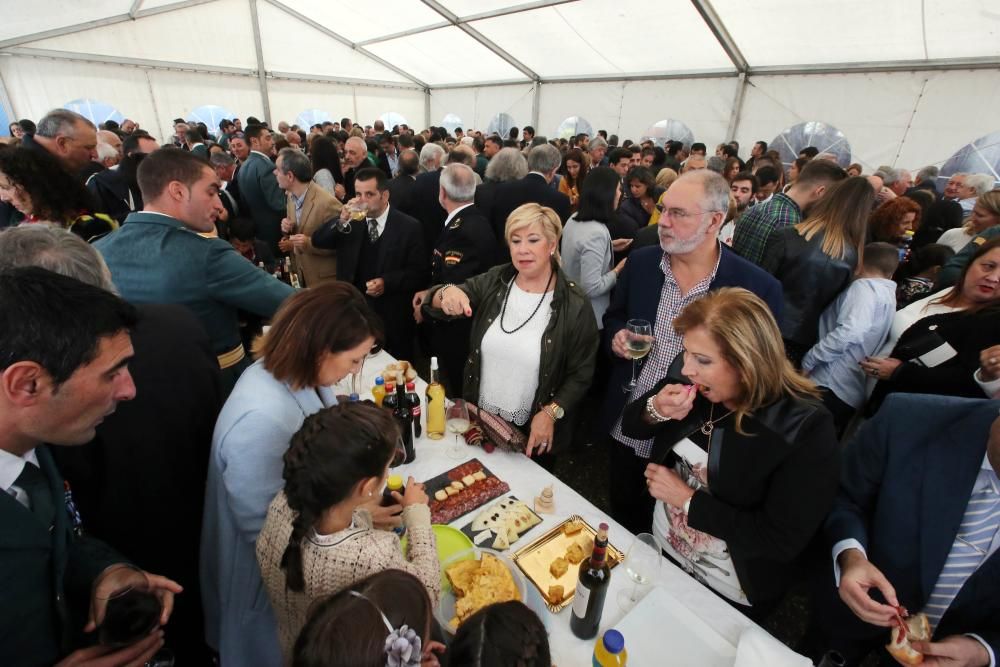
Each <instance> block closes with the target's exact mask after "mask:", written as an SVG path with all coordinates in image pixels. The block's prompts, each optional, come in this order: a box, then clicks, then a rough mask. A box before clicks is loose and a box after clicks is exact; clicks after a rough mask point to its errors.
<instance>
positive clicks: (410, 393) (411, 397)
mask: <svg viewBox="0 0 1000 667" xmlns="http://www.w3.org/2000/svg"><path fill="white" fill-rule="evenodd" d="M406 406H407V407H408V408H410V417H411V418H412V420H413V439H414V440H416V439H417V438H419V437H420V433H421V430H420V396H418V395H417V389H416V385H415V384H414V383H412V382H407V383H406Z"/></svg>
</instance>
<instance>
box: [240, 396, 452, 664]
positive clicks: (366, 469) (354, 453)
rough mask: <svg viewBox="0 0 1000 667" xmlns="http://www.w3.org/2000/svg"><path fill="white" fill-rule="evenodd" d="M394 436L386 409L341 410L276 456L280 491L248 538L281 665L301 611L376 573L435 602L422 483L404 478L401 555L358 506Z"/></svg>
mask: <svg viewBox="0 0 1000 667" xmlns="http://www.w3.org/2000/svg"><path fill="white" fill-rule="evenodd" d="M398 440H399V429H398V427H397V426H396V424H395V421H394V420H393V419H392V416H391V415H390V414H389V412H388V411H387V410H384V409H382V408H379V407H376V406H375V405H373V404H371V403H367V402H366V403H343V404H340V405H336V406H333V407H330V408H326V409H323V410H321V411H320V412H317V413H316V414H314V415H312V416H310V417H308V418H306V420H305V422H304V423H303V425H302V428H301V429H300V430H299V431H298V432H297V433H296V434H295V435H294V436H293V437H292V441H291V446H290V447H289V449H288V451H287V452H286V453H285V456H284V462H285V465H284V474H283V476H284V479H285V489H284V491H282V492H280V493H279V494H278V495H277V496H276V497H275V499H274V501H273V502H272V503H271V506H270V508H269V509H268V513H267V520H266V521H265V522H264V528H263V529H262V530H261V532H260V536H259V537H258V538H257V562H258V563H259V564H260V571H261V576H262V578H263V581H264V585H265V587H266V588H267V592H268V596H269V597H270V599H271V606H272V608H273V609H274V614H275V617H276V620H277V623H278V637H279V639H280V641H281V646H282V651H283V652H284V655H285V659H286V661H287V660H288V659H289V657H290V655H291V649H292V646H293V644H294V642H295V638H296V636H298V634H299V631H300V630H301V629H302V626H303V625H304V624H305V622H306V615H307V611H308V609H309V606H310V604H312V602H313V601H315V600H316V599H317V598H320V597H323V596H327V595H330V594H333V593H336V592H338V591H340V590H342V589H344V588H346V587H348V586H350V585H351V584H353V583H355V582H357V581H359V580H361V579H364V578H365V577H367V576H369V575H371V574H374V573H376V572H379V571H381V570H385V569H389V568H395V569H400V570H405V571H407V572H410V573H412V574H414V575H416V576H417V578H418V579H420V581H422V582H423V583H424V585H425V586H426V587H427V590H428V592H429V593H430V597H431V600H432V601H434V602H435V603H436V601H437V597H438V593H439V592H440V572H439V567H438V558H437V550H436V547H435V544H434V534H433V532H432V531H431V518H430V509H429V508H428V506H427V494H426V492H425V491H424V487H423V484H420V483H418V482H416V481H414V479H413V478H412V477H410V478H409V480H408V481H407V484H406V491H405V494H404V495H402V496H400V495H399V494H395V496H396V501H397V502H399V503H400V504H402V506H403V525H404V526H406V529H407V534H408V539H409V552H410V553H409V557H410V559H409V560H407V558H405V557H404V556H403V552H402V550H401V548H400V544H399V537H398V536H397V535H396V534H395V533H393V532H389V531H384V530H379V529H376V528H374V527H373V526H372V521H371V516H370V515H369V514H368V512H367V511H366V510H364V509H362V508H361V507H360V506H361V505H363V504H364V503H365V502H367V501H369V500H371V497H372V496H374V495H375V494H376V493H379V492H380V491H381V489H382V487H383V486H384V484H385V478H386V476H387V474H388V468H389V464H390V463H391V462H392V460H393V457H394V456H395V454H396V449H397V445H396V443H397V442H398Z"/></svg>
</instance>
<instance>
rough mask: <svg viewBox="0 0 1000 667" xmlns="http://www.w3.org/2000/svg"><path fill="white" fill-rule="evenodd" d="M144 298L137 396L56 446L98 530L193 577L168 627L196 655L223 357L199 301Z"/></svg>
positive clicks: (145, 559) (181, 651)
mask: <svg viewBox="0 0 1000 667" xmlns="http://www.w3.org/2000/svg"><path fill="white" fill-rule="evenodd" d="M138 308H139V312H140V316H141V317H140V320H139V324H138V325H137V326H136V328H135V329H134V330H133V331H132V346H133V348H135V357H134V359H133V360H132V362H131V363H130V364H129V371H130V372H131V374H132V379H133V380H134V382H135V386H136V396H135V398H134V399H133V400H131V401H127V402H124V403H120V404H119V405H118V409H117V410H115V412H114V414H112V415H109V416H108V417H107V418H106V419H105V420H104V422H103V423H101V425H100V426H98V427H97V437H96V438H95V439H94V440H93V441H91V442H90V443H88V444H86V445H83V446H82V447H58V448H53V450H52V454H53V457H54V458H55V460H56V464H57V465H58V466H59V470H60V471H61V472H62V474H63V476H64V477H65V478H66V480H67V481H68V482H69V483H70V484H71V485H72V487H73V490H74V497H75V498H76V504H77V507H78V509H79V510H80V513H81V515H82V516H83V519H84V525H85V526H86V528H87V530H88V531H89V532H90V534H92V535H94V536H95V537H99V538H100V539H102V540H104V541H105V542H107V543H108V544H110V545H112V546H113V547H114V548H115V549H117V550H118V551H120V552H121V553H123V554H127V555H128V557H129V558H130V559H132V560H133V561H134V562H135V563H137V564H139V565H140V566H141V567H142V568H143V569H146V570H148V571H150V572H155V573H156V574H161V575H164V576H166V577H169V578H170V579H173V580H174V581H176V582H178V583H179V584H181V585H182V586H183V587H184V594H183V595H180V596H178V597H177V599H176V606H175V608H174V613H173V615H172V616H171V618H170V623H169V624H168V625H167V626H166V633H167V641H168V643H169V644H170V646H171V648H172V649H173V650H174V651H175V653H177V654H178V657H181V656H184V657H185V659H191V660H193V657H192V656H191V651H193V650H194V651H196V650H197V648H198V647H199V646H200V645H201V644H202V641H203V637H204V630H203V620H202V616H201V598H200V594H199V582H198V545H199V543H200V540H201V518H202V508H203V505H204V501H205V478H206V475H207V472H208V455H209V452H210V450H211V448H212V432H213V430H214V429H215V420H216V418H217V417H218V415H219V410H220V409H221V408H222V403H223V400H224V397H223V395H222V388H221V386H220V372H219V363H218V360H217V359H216V357H215V354H214V353H213V351H212V343H211V340H210V339H209V337H208V334H207V333H206V332H205V329H204V327H203V326H202V325H201V323H200V322H199V321H198V319H197V318H196V317H195V316H194V314H193V313H192V312H191V311H190V310H188V309H187V308H185V307H183V306H177V305H151V304H147V305H140V306H138ZM178 387H183V391H177V388H178Z"/></svg>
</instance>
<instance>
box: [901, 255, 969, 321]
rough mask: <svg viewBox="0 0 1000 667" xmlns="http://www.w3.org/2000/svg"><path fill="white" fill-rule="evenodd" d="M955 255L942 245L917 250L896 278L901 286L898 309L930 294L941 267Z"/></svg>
mask: <svg viewBox="0 0 1000 667" xmlns="http://www.w3.org/2000/svg"><path fill="white" fill-rule="evenodd" d="M954 255H955V251H954V250H952V249H951V248H949V247H948V246H946V245H943V244H941V243H931V244H929V245H925V246H924V247H922V248H918V249H917V250H915V251H914V252H913V254H912V255H910V258H909V259H908V260H907V261H906V262H905V263H904V264H903V265H902V266H900V267H899V273H900V275H898V276H896V282H897V283H898V284H899V287H898V288H896V309H897V310H898V309H900V308H905V307H906V306H909V305H910V304H911V303H913V302H914V301H918V300H920V299H923V298H924V297H925V296H927V295H928V294H930V293H931V291H932V290H933V289H934V282H935V281H936V280H937V277H938V274H939V273H941V267H943V266H944V265H945V264H947V263H948V260H949V259H951V258H952V257H954Z"/></svg>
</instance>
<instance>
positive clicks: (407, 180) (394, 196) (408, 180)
mask: <svg viewBox="0 0 1000 667" xmlns="http://www.w3.org/2000/svg"><path fill="white" fill-rule="evenodd" d="M415 182H416V181H415V179H414V178H413V177H412V176H408V175H407V174H400V175H399V176H397V177H396V178H394V179H392V180H391V181H389V205H390V206H392V207H393V208H394V209H396V210H397V211H400V212H402V213H405V214H406V215H408V216H410V217H414V215H413V184H414V183H415Z"/></svg>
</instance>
